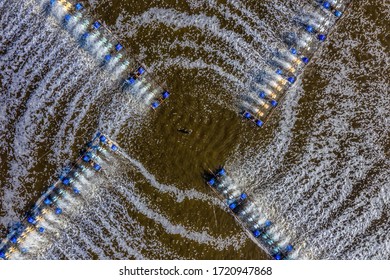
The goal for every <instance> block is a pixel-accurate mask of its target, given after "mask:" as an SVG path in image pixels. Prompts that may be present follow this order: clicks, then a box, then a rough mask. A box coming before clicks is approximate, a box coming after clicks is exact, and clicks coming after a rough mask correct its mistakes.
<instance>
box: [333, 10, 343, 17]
mask: <svg viewBox="0 0 390 280" xmlns="http://www.w3.org/2000/svg"><path fill="white" fill-rule="evenodd" d="M334 15H335V16H336V17H341V16H342V15H343V13H342V12H340V11H338V10H336V11H334Z"/></svg>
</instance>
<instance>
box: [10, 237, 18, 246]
mask: <svg viewBox="0 0 390 280" xmlns="http://www.w3.org/2000/svg"><path fill="white" fill-rule="evenodd" d="M10 241H11V243H13V244H15V243H16V242H18V238H17V237H16V236H12V237H11V239H10Z"/></svg>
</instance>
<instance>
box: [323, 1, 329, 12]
mask: <svg viewBox="0 0 390 280" xmlns="http://www.w3.org/2000/svg"><path fill="white" fill-rule="evenodd" d="M322 7H324V8H325V9H327V10H329V9H330V3H329V2H328V1H325V2H324V3H322Z"/></svg>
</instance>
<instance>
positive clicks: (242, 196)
mask: <svg viewBox="0 0 390 280" xmlns="http://www.w3.org/2000/svg"><path fill="white" fill-rule="evenodd" d="M247 197H248V196H247V195H246V193H242V194H241V195H240V198H241V199H242V200H245V199H246V198H247Z"/></svg>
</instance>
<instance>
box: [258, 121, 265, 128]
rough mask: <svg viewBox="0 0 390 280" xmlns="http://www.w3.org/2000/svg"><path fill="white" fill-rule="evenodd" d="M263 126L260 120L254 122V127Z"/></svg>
mask: <svg viewBox="0 0 390 280" xmlns="http://www.w3.org/2000/svg"><path fill="white" fill-rule="evenodd" d="M263 124H264V123H263V122H262V121H261V120H256V125H257V126H258V127H262V126H263Z"/></svg>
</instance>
